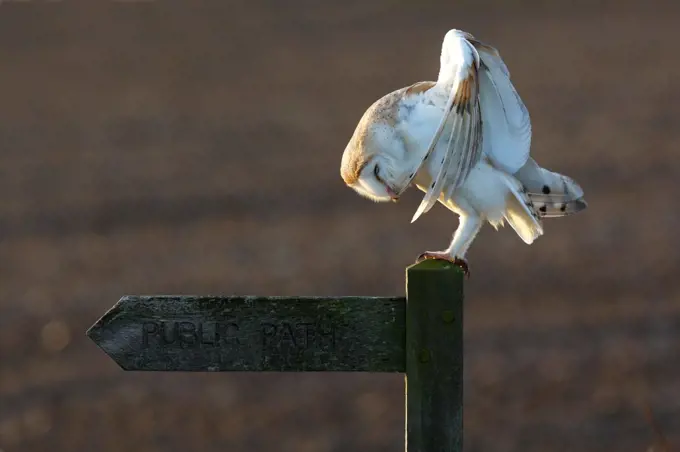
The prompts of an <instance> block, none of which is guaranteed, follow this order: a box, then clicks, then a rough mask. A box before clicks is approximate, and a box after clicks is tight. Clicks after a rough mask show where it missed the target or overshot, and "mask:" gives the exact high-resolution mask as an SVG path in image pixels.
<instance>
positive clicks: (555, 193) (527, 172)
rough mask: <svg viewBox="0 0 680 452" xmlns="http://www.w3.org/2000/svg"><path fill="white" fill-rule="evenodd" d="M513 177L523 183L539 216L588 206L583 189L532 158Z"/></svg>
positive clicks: (561, 215)
mask: <svg viewBox="0 0 680 452" xmlns="http://www.w3.org/2000/svg"><path fill="white" fill-rule="evenodd" d="M515 177H516V178H517V179H518V180H519V181H520V182H521V183H522V184H523V185H524V187H525V189H526V191H527V193H528V195H529V198H530V199H531V202H532V203H533V205H534V209H536V212H537V213H538V215H539V216H540V217H541V218H551V217H563V216H566V215H571V214H574V213H577V212H580V211H581V210H583V209H585V208H586V207H587V206H588V204H587V203H586V201H585V200H584V199H583V189H582V188H581V187H580V186H579V185H578V184H577V183H576V182H575V181H574V180H573V179H571V178H570V177H567V176H564V175H562V174H559V173H554V172H552V171H549V170H547V169H545V168H541V167H540V166H538V164H537V163H536V162H535V161H534V160H533V159H529V160H528V161H527V163H526V164H525V165H524V166H523V167H522V168H520V170H519V171H517V173H516V174H515Z"/></svg>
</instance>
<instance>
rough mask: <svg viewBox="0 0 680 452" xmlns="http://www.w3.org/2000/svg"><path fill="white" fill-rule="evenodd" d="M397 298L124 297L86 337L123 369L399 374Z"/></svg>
mask: <svg viewBox="0 0 680 452" xmlns="http://www.w3.org/2000/svg"><path fill="white" fill-rule="evenodd" d="M404 307H405V300H404V298H403V297H254V296H252V297H211V296H127V297H123V298H122V299H121V300H120V301H119V302H118V303H117V304H116V305H115V306H114V307H113V308H112V309H111V310H110V311H109V312H107V313H106V314H105V315H104V316H103V317H102V318H101V319H99V320H98V321H97V322H96V323H95V324H94V325H93V326H92V327H91V328H90V329H89V330H88V332H87V335H88V336H89V337H90V338H91V339H92V340H93V341H94V342H95V343H96V344H97V345H98V346H99V347H101V348H102V349H103V350H104V351H105V352H106V353H107V354H108V355H109V356H111V358H113V359H114V360H115V361H116V362H117V363H118V364H119V365H120V366H121V367H122V368H123V369H125V370H149V371H259V372H265V371H364V372H403V371H404V370H405V364H404V356H405V352H404V344H405V321H404Z"/></svg>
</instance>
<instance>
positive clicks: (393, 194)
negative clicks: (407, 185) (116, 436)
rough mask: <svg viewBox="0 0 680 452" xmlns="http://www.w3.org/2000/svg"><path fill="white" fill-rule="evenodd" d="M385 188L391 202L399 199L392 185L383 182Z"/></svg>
mask: <svg viewBox="0 0 680 452" xmlns="http://www.w3.org/2000/svg"><path fill="white" fill-rule="evenodd" d="M385 190H386V191H387V194H388V195H390V199H391V200H392V202H398V201H399V195H398V194H397V192H396V191H394V189H392V187H390V186H389V185H387V184H385Z"/></svg>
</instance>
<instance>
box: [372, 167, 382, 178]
mask: <svg viewBox="0 0 680 452" xmlns="http://www.w3.org/2000/svg"><path fill="white" fill-rule="evenodd" d="M379 172H380V167H379V166H378V165H377V164H376V165H375V167H374V168H373V174H374V175H375V178H376V179H378V180H379V181H382V179H380V174H378V173H379Z"/></svg>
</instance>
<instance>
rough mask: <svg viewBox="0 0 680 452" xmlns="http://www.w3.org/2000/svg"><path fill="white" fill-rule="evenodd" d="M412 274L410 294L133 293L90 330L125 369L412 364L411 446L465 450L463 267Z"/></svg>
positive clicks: (416, 268)
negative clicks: (214, 294) (157, 294)
mask: <svg viewBox="0 0 680 452" xmlns="http://www.w3.org/2000/svg"><path fill="white" fill-rule="evenodd" d="M406 273H407V275H406V280H407V284H406V293H407V297H406V298H404V297H256V296H249V297H239V296H231V297H214V296H186V295H181V296H155V295H151V296H128V297H123V298H121V299H120V301H119V302H118V303H116V305H115V306H114V307H113V308H111V309H110V310H109V311H108V312H107V313H106V314H105V315H104V316H103V317H102V318H100V319H99V320H98V321H97V322H96V323H95V324H94V325H93V326H92V327H91V328H90V329H89V330H88V331H87V335H88V336H89V337H90V338H91V339H92V340H93V341H94V342H95V343H96V344H97V345H98V346H99V347H100V348H102V350H104V351H105V352H106V353H107V354H108V355H109V356H110V357H111V358H113V359H114V360H115V361H116V362H117V363H118V364H119V365H120V366H121V367H122V368H123V369H124V370H145V371H208V372H225V371H255V372H267V371H278V372H283V371H293V372H305V371H334V372H343V371H348V372H402V373H406V388H407V395H406V431H407V440H406V448H407V450H408V451H409V452H461V451H462V443H463V428H462V425H463V403H462V395H463V274H462V271H461V270H460V269H458V268H456V267H455V266H453V265H451V264H450V263H448V262H443V261H424V262H421V263H419V264H416V265H413V266H411V267H409V268H408V269H407V270H406Z"/></svg>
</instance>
